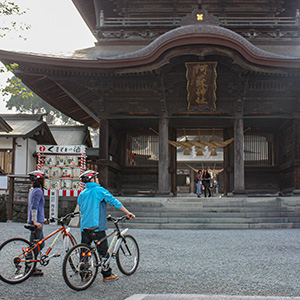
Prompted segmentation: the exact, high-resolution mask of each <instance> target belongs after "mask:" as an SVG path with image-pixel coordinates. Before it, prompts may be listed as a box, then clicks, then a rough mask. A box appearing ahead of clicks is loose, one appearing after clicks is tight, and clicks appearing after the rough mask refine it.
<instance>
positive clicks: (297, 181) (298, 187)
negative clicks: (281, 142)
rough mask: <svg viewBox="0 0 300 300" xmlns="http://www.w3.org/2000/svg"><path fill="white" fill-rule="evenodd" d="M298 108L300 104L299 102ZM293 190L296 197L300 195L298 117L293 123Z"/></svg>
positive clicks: (299, 135) (299, 124)
mask: <svg viewBox="0 0 300 300" xmlns="http://www.w3.org/2000/svg"><path fill="white" fill-rule="evenodd" d="M299 106H300V102H299ZM294 145H295V148H294V149H295V150H294V153H295V155H294V165H295V167H294V190H293V193H294V194H296V195H299V194H300V117H299V114H298V118H296V119H295V121H294Z"/></svg>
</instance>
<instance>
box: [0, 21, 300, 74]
mask: <svg viewBox="0 0 300 300" xmlns="http://www.w3.org/2000/svg"><path fill="white" fill-rule="evenodd" d="M188 45H193V46H195V45H209V46H213V45H215V46H223V47H226V48H229V49H232V50H234V51H237V52H238V53H240V55H241V56H242V57H244V58H245V59H246V60H247V61H248V62H249V63H253V64H256V65H260V66H265V67H282V68H290V69H298V68H300V57H291V56H285V55H280V54H275V53H271V52H267V51H264V50H262V49H260V48H258V47H256V46H255V45H253V44H252V43H250V42H249V41H248V40H246V39H245V38H243V37H242V36H240V35H239V34H237V33H235V32H233V31H231V30H229V29H226V28H223V27H220V26H216V25H211V24H206V23H201V24H191V25H185V26H182V27H178V28H176V29H173V30H171V31H169V32H167V33H165V34H164V35H162V36H160V37H159V38H157V39H156V40H154V41H153V42H152V43H151V44H149V45H148V46H146V47H144V48H143V49H141V50H138V51H135V52H130V53H127V54H122V55H118V56H113V57H98V59H97V60H95V59H93V60H88V59H85V60H82V59H75V58H61V57H60V58H58V57H49V56H40V55H32V54H24V53H18V52H9V51H3V50H0V60H1V61H3V62H9V61H11V62H17V63H18V62H25V63H32V64H39V65H43V66H44V67H46V66H47V65H51V68H55V67H60V68H68V69H69V70H70V68H74V71H75V69H76V70H77V71H78V68H82V69H86V70H87V69H89V70H101V69H106V70H107V69H118V70H120V69H122V68H135V67H138V68H142V66H143V65H148V66H149V64H154V63H155V62H156V60H157V59H158V58H159V57H160V56H161V55H163V53H165V52H166V51H168V50H170V49H172V48H176V47H180V46H188Z"/></svg>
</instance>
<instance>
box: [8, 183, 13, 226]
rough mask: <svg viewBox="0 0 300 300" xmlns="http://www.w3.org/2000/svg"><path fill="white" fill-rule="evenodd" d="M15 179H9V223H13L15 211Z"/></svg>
mask: <svg viewBox="0 0 300 300" xmlns="http://www.w3.org/2000/svg"><path fill="white" fill-rule="evenodd" d="M14 190H15V189H14V177H9V196H8V209H7V210H8V211H7V221H12V219H13V211H14Z"/></svg>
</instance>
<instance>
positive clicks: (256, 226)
mask: <svg viewBox="0 0 300 300" xmlns="http://www.w3.org/2000/svg"><path fill="white" fill-rule="evenodd" d="M109 227H110V228H113V227H111V226H109ZM123 228H130V229H177V230H199V229H218V230H224V229H292V228H300V223H255V224H249V223H225V224H223V223H196V224H191V223H182V224H172V223H167V224H164V223H145V224H144V223H131V222H127V223H126V224H124V226H123Z"/></svg>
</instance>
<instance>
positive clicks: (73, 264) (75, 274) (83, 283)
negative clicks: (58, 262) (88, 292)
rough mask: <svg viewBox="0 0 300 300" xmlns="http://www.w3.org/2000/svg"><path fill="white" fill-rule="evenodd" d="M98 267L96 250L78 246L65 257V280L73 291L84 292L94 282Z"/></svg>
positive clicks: (63, 266) (83, 245) (84, 245)
mask: <svg viewBox="0 0 300 300" xmlns="http://www.w3.org/2000/svg"><path fill="white" fill-rule="evenodd" d="M98 267H99V264H98V257H97V254H96V249H95V248H92V247H90V246H88V245H86V244H78V245H76V246H74V247H72V248H71V249H70V250H69V252H68V253H67V254H66V256H65V257H64V261H63V265H62V271H63V278H64V280H65V283H66V284H67V285H68V286H69V287H70V288H71V289H73V290H76V291H82V290H85V289H87V288H88V287H89V286H90V285H91V284H92V283H93V282H94V280H95V279H96V277H97V272H98Z"/></svg>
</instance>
